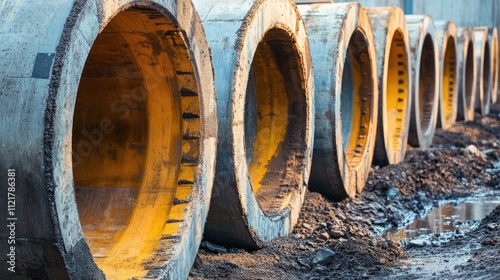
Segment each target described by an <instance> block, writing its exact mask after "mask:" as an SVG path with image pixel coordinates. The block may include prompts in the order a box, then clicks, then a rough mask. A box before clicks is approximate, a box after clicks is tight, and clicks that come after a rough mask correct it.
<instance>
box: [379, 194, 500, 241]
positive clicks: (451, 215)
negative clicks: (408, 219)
mask: <svg viewBox="0 0 500 280" xmlns="http://www.w3.org/2000/svg"><path fill="white" fill-rule="evenodd" d="M498 205H500V193H490V194H486V195H484V196H481V197H471V198H468V199H467V200H465V201H461V202H452V203H447V204H444V205H442V206H440V207H439V208H436V209H434V210H432V211H431V212H430V213H429V214H428V215H427V216H426V217H425V218H419V219H415V220H414V221H413V223H411V224H409V225H407V226H406V227H404V228H402V229H392V230H389V231H387V232H386V233H385V234H384V236H385V237H387V238H390V239H392V240H397V241H402V240H404V239H407V238H415V237H418V236H421V235H426V234H431V233H447V232H454V231H457V230H459V231H462V232H463V231H469V230H471V229H474V228H475V227H477V226H478V225H479V222H480V220H482V219H483V218H484V217H486V216H487V215H488V214H489V213H491V212H492V211H493V210H494V209H495V207H497V206H498Z"/></svg>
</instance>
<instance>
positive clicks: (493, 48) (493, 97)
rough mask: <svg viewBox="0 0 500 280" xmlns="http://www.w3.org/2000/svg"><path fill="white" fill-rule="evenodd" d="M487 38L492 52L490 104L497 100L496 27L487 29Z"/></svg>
mask: <svg viewBox="0 0 500 280" xmlns="http://www.w3.org/2000/svg"><path fill="white" fill-rule="evenodd" d="M488 39H489V41H490V42H491V52H492V54H493V55H492V70H493V71H492V73H491V74H492V76H493V78H492V89H491V104H495V103H497V102H498V100H499V88H498V79H499V71H500V60H499V57H498V56H499V53H498V52H499V48H498V29H497V28H496V27H493V28H489V29H488Z"/></svg>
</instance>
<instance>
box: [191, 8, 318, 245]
mask: <svg viewBox="0 0 500 280" xmlns="http://www.w3.org/2000/svg"><path fill="white" fill-rule="evenodd" d="M194 3H195V6H196V7H197V8H198V10H199V11H200V15H201V17H202V18H203V19H204V22H203V25H204V29H205V31H206V34H207V37H208V41H209V46H210V50H211V53H212V56H213V65H214V70H215V77H216V79H215V86H216V92H217V104H218V111H217V116H218V122H219V128H220V129H219V144H218V152H217V167H216V178H215V184H214V192H213V195H212V201H211V206H210V211H209V215H208V219H207V225H206V227H205V233H204V235H205V238H207V239H208V240H211V241H213V242H215V243H219V244H224V245H226V246H238V247H243V248H249V249H256V248H258V247H261V246H263V245H264V244H265V243H266V242H269V241H271V240H272V239H274V238H276V237H279V236H286V235H288V234H289V233H290V232H291V231H292V229H293V226H294V225H295V223H296V221H297V218H298V216H299V212H300V209H301V206H302V202H303V200H304V195H305V192H306V189H307V184H306V182H307V180H308V178H309V172H310V163H311V160H312V150H311V149H312V144H313V142H312V141H313V131H314V130H313V129H314V118H313V116H314V107H313V98H314V96H313V90H314V89H313V82H314V81H313V78H312V64H311V58H310V54H309V46H308V42H307V35H306V32H305V27H304V24H303V22H302V19H301V18H300V15H299V13H298V11H297V9H296V7H295V5H294V4H293V3H292V2H290V1H287V0H262V1H252V0H235V1H229V2H221V1H218V0H195V1H194ZM276 11H279V13H278V12H276Z"/></svg>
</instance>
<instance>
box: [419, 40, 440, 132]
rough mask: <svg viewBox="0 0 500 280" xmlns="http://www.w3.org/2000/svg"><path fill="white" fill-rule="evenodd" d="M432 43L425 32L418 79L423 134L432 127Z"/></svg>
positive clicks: (433, 88) (434, 70) (433, 62)
mask: <svg viewBox="0 0 500 280" xmlns="http://www.w3.org/2000/svg"><path fill="white" fill-rule="evenodd" d="M434 59H435V58H434V43H433V41H432V37H431V36H430V35H429V34H427V35H426V36H425V39H424V44H423V47H422V55H421V58H420V69H419V73H420V74H419V80H418V83H419V85H418V93H417V94H418V101H419V103H418V106H419V108H418V109H419V112H420V125H421V128H422V132H423V134H427V132H428V131H429V130H431V129H432V127H431V122H432V113H433V110H432V109H433V105H434V97H435V94H436V92H435V82H436V81H435V77H436V76H435V75H436V68H435V60H434Z"/></svg>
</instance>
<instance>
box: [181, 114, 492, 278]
mask: <svg viewBox="0 0 500 280" xmlns="http://www.w3.org/2000/svg"><path fill="white" fill-rule="evenodd" d="M469 145H474V146H475V147H477V148H478V150H479V151H480V152H479V153H475V152H474V149H471V148H470V147H469V148H467V147H468V146H469ZM499 163H500V105H495V106H494V107H493V108H492V113H491V114H490V115H488V116H484V117H482V116H480V115H476V120H475V121H473V122H466V123H464V122H461V123H457V124H456V125H455V126H453V127H452V128H451V129H450V130H449V131H441V130H438V131H437V132H436V136H435V138H434V144H433V146H432V147H431V148H430V149H409V150H408V152H407V155H406V158H405V161H404V162H403V163H401V164H398V165H393V166H387V167H383V168H379V167H377V166H374V167H373V168H372V171H371V172H370V177H369V179H368V184H367V186H366V187H365V189H364V191H363V193H362V194H361V195H358V196H357V197H356V198H354V199H346V200H344V201H340V202H335V201H330V200H328V199H326V198H324V197H323V196H321V195H320V194H318V193H313V192H310V193H308V194H307V197H306V200H305V203H304V206H303V207H302V212H301V216H300V218H299V221H298V223H297V225H296V227H295V230H294V231H293V234H292V235H291V236H290V237H287V238H281V239H278V240H275V241H274V242H272V243H271V244H269V247H266V248H264V249H261V250H257V251H253V252H249V251H244V250H241V249H235V248H219V247H215V248H214V246H212V245H211V244H208V245H207V244H206V243H205V245H204V246H203V245H202V247H201V248H200V250H199V253H198V256H197V258H196V261H195V264H194V266H193V268H192V270H191V273H190V279H217V278H226V279H390V278H392V279H475V278H479V279H500V206H499V207H497V208H496V209H495V211H494V212H493V213H492V214H490V215H489V216H487V217H486V218H485V219H484V220H482V221H481V222H480V226H479V227H478V228H476V229H473V230H471V231H468V232H460V231H457V232H454V233H451V234H443V235H439V234H435V235H429V236H428V242H412V241H411V240H405V241H403V242H402V243H401V242H398V241H393V240H390V239H386V238H384V237H381V234H382V233H383V232H384V231H385V230H387V229H389V228H397V227H403V226H405V225H406V224H408V223H410V222H411V221H412V220H413V219H414V218H415V217H418V216H424V215H425V214H426V213H428V212H429V211H430V210H431V209H432V208H435V207H437V206H438V205H439V204H440V203H441V202H442V201H444V200H456V199H459V198H464V197H468V196H471V195H474V194H477V193H481V192H483V193H484V192H486V191H491V190H498V191H500V164H499ZM207 247H208V248H207ZM225 251H226V252H225Z"/></svg>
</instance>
